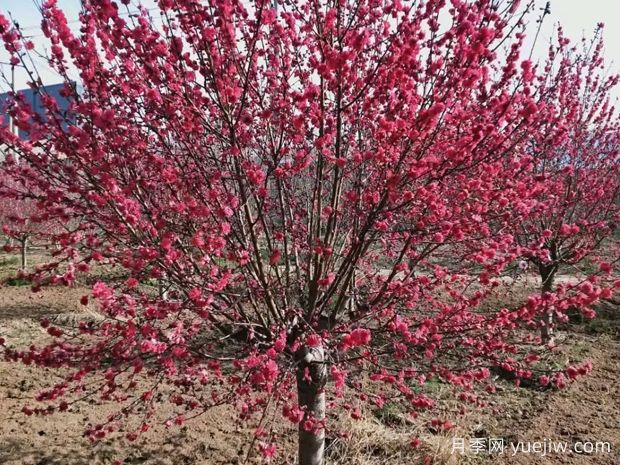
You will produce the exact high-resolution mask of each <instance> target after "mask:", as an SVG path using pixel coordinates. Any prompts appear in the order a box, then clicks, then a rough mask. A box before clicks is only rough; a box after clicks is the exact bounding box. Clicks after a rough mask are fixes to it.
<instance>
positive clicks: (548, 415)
mask: <svg viewBox="0 0 620 465" xmlns="http://www.w3.org/2000/svg"><path fill="white" fill-rule="evenodd" d="M86 293H88V289H86V288H73V289H64V288H63V289H57V288H54V289H48V290H45V291H43V292H41V293H37V294H32V293H31V292H30V290H29V288H28V287H27V286H2V287H0V337H5V338H7V339H8V340H13V341H16V340H18V341H20V342H22V343H23V342H28V341H33V342H34V341H38V342H40V341H42V340H43V339H44V338H45V337H46V334H45V332H44V331H43V330H42V328H41V327H40V325H39V320H40V319H41V318H44V317H45V318H54V317H57V316H59V315H60V316H61V317H62V318H76V319H79V318H81V317H83V316H84V314H90V315H91V316H92V315H94V314H95V311H94V309H92V308H89V307H84V306H81V305H80V304H79V299H80V296H82V295H84V294H86ZM607 310H608V311H609V312H611V313H614V312H616V311H618V312H620V309H619V308H618V306H617V305H612V307H610V308H608V309H607ZM560 338H565V339H566V341H565V342H566V344H565V346H566V351H567V352H566V356H567V357H571V358H575V357H576V358H584V359H585V358H589V359H591V360H592V361H593V363H594V370H593V371H592V373H591V374H590V375H589V376H588V377H587V378H585V379H581V380H579V381H578V382H576V383H574V384H572V385H571V386H570V387H569V388H568V389H566V390H563V391H545V392H542V391H534V390H529V389H523V388H521V389H519V388H516V387H514V386H512V385H511V384H509V383H506V384H505V386H504V387H502V388H501V389H500V392H498V394H497V395H496V396H495V397H494V398H493V403H494V405H495V406H496V407H498V408H499V409H500V412H499V413H497V412H496V413H491V412H490V411H487V412H476V413H472V414H470V415H469V416H468V417H466V418H465V421H463V425H464V426H460V427H459V428H458V429H455V430H452V431H451V432H448V433H445V434H443V435H442V436H441V437H437V435H432V434H430V433H428V432H427V431H421V430H420V431H413V433H414V434H418V433H419V434H418V435H419V436H420V438H421V439H422V440H423V441H424V443H423V446H422V447H421V448H420V451H419V452H417V454H418V455H413V456H412V455H409V453H405V452H401V451H399V448H406V447H407V444H408V441H409V440H410V434H411V433H412V432H411V431H403V429H402V427H401V428H400V429H399V430H391V429H390V428H389V427H387V426H386V425H384V424H381V422H380V421H371V420H364V421H363V422H362V423H359V424H356V425H353V426H351V431H352V432H353V433H354V434H353V439H352V441H354V442H355V441H357V443H352V444H349V445H347V447H346V451H347V453H346V454H345V455H347V456H348V458H343V457H340V458H337V457H334V458H332V460H330V463H333V464H345V463H347V464H356V465H364V464H368V465H379V464H384V463H392V464H398V463H402V464H405V463H407V464H408V463H416V462H412V461H411V460H413V458H412V457H415V458H417V459H419V463H427V464H431V463H433V464H446V465H455V464H487V463H493V464H506V465H513V464H514V465H564V464H566V465H595V464H596V465H618V464H620V382H619V381H618V380H619V379H620V341H619V340H618V339H617V338H616V337H614V336H610V335H608V334H603V335H587V334H584V333H583V331H577V332H573V331H571V332H565V333H563V334H562V335H561V336H560ZM55 379H60V376H59V373H57V372H55V371H53V370H45V369H41V368H36V367H32V366H24V365H21V364H14V363H7V362H4V361H0V419H1V420H0V464H2V465H87V464H88V465H97V464H114V463H115V462H116V461H121V462H122V463H124V464H126V465H137V464H148V465H198V464H203V465H224V464H241V463H246V457H247V454H248V446H249V441H250V434H248V432H247V431H242V430H240V429H238V428H237V427H236V426H235V423H234V421H233V420H232V413H231V412H230V411H228V410H227V409H226V408H220V409H216V410H212V411H210V412H209V413H207V414H205V415H204V416H202V417H199V418H197V419H194V420H192V421H191V422H189V423H188V424H187V425H186V426H184V427H183V428H180V429H179V428H171V429H167V428H165V427H164V426H161V427H154V428H152V429H151V430H150V431H148V432H147V433H146V434H145V435H144V436H143V437H142V438H141V439H140V440H139V441H137V442H136V443H129V442H128V441H127V440H126V439H125V438H124V435H123V434H122V433H121V434H118V435H117V436H112V437H110V438H109V439H105V440H104V441H102V442H100V443H97V444H92V443H90V442H89V441H88V440H87V439H85V438H84V437H83V432H84V429H85V426H86V425H87V424H88V423H89V422H91V421H94V420H96V419H100V418H103V417H104V416H106V415H108V414H109V413H112V412H113V411H114V408H115V406H114V405H106V404H103V405H101V404H95V403H85V404H83V405H80V406H73V407H71V408H70V410H69V411H68V412H64V413H58V414H54V415H51V416H44V417H40V416H30V417H28V416H25V415H24V414H22V413H21V412H20V410H21V408H22V407H23V405H24V404H27V403H32V402H31V399H32V397H33V396H34V395H35V394H36V393H37V392H38V391H39V390H40V389H42V388H43V387H45V386H49V384H50V383H52V382H54V380H55ZM281 431H282V433H283V435H284V437H286V438H288V439H287V440H286V441H285V447H284V449H285V451H284V453H283V454H281V455H280V456H279V459H278V460H277V463H293V461H292V459H291V458H290V457H291V456H290V455H288V456H287V455H286V453H287V452H286V451H287V450H288V451H289V453H290V452H292V451H293V450H294V446H293V444H294V431H293V429H292V428H291V427H290V426H282V429H281ZM355 433H357V434H355ZM459 436H460V437H467V438H471V437H474V436H477V437H492V438H502V439H503V441H504V453H503V454H496V455H492V456H490V455H488V454H486V453H480V454H472V453H471V451H467V453H466V454H464V455H461V454H460V453H458V451H454V450H453V449H454V441H455V438H456V437H459ZM544 440H547V441H563V442H566V443H567V444H569V446H570V447H572V446H573V444H574V443H575V442H578V441H581V442H588V441H589V442H593V443H594V442H597V441H598V442H607V443H610V447H611V451H610V452H599V453H592V454H577V453H575V452H568V451H567V452H566V453H563V454H557V453H556V454H553V453H548V454H546V455H545V456H542V455H541V454H539V453H538V454H537V453H526V452H523V451H520V452H518V453H516V454H514V455H513V449H512V448H511V447H512V446H511V445H512V444H518V443H519V441H521V442H527V441H544ZM373 442H374V443H375V444H374V446H373ZM388 442H391V446H390V447H391V449H390V450H389V451H388V449H389V448H388V447H386V446H385V443H388ZM379 443H381V444H379ZM388 453H389V454H391V455H390V457H389V460H388V457H387V455H383V454H388ZM398 457H402V458H400V459H399V458H398ZM405 457H407V458H405ZM254 460H255V459H252V458H251V459H250V461H249V462H247V463H252V462H253V461H254Z"/></svg>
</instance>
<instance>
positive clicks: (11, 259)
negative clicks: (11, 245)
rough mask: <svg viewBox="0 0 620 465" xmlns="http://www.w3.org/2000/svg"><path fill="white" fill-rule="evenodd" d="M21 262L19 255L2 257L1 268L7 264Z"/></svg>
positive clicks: (0, 258)
mask: <svg viewBox="0 0 620 465" xmlns="http://www.w3.org/2000/svg"><path fill="white" fill-rule="evenodd" d="M18 263H19V258H17V257H12V256H11V257H0V268H4V267H7V266H11V267H12V266H15V265H17V264H18Z"/></svg>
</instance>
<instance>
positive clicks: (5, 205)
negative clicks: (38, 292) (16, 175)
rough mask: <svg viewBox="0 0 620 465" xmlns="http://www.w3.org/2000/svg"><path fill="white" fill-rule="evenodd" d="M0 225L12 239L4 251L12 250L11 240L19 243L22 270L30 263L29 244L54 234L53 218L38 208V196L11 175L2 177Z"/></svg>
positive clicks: (3, 231)
mask: <svg viewBox="0 0 620 465" xmlns="http://www.w3.org/2000/svg"><path fill="white" fill-rule="evenodd" d="M0 198H2V202H0V226H1V227H2V233H3V234H4V235H5V236H6V237H7V238H8V239H9V242H8V243H7V244H6V245H5V246H4V250H5V251H7V252H8V251H11V250H13V247H12V246H11V241H12V240H16V241H17V242H18V243H19V250H20V255H21V266H20V269H21V271H22V272H24V271H26V267H27V264H28V259H27V257H28V245H29V243H30V242H31V241H32V239H34V238H39V239H43V238H45V237H50V236H53V234H54V233H53V231H54V230H57V229H58V228H54V226H55V225H54V222H53V221H46V220H44V217H45V214H43V212H42V211H41V210H40V209H39V208H37V205H36V198H34V196H31V195H30V193H25V192H24V188H23V187H21V186H19V185H18V184H17V183H15V182H14V181H13V180H12V179H11V178H9V177H7V176H4V177H2V178H0Z"/></svg>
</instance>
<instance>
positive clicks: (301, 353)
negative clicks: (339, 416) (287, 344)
mask: <svg viewBox="0 0 620 465" xmlns="http://www.w3.org/2000/svg"><path fill="white" fill-rule="evenodd" d="M296 359H297V402H298V404H299V407H300V408H301V409H303V410H304V412H305V413H304V419H303V420H302V421H301V423H300V424H299V432H298V435H299V436H298V443H299V444H298V447H299V448H298V456H299V465H324V464H325V428H324V427H323V425H324V421H325V384H326V382H327V367H326V366H325V363H324V362H325V351H324V349H323V347H313V348H307V347H303V348H301V349H299V350H298V352H297V354H296ZM308 376H309V379H308ZM308 419H311V420H312V421H313V422H314V424H315V425H317V426H316V427H315V428H314V429H312V430H310V431H306V429H305V428H304V423H305V422H306V420H308Z"/></svg>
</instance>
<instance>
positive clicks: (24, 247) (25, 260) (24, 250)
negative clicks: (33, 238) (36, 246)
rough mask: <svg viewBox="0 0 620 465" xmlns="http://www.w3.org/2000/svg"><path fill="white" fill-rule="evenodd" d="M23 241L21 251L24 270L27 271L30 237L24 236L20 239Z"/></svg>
mask: <svg viewBox="0 0 620 465" xmlns="http://www.w3.org/2000/svg"><path fill="white" fill-rule="evenodd" d="M20 243H21V253H22V271H26V266H27V265H28V258H27V254H28V238H27V237H26V238H23V239H21V240H20Z"/></svg>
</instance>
